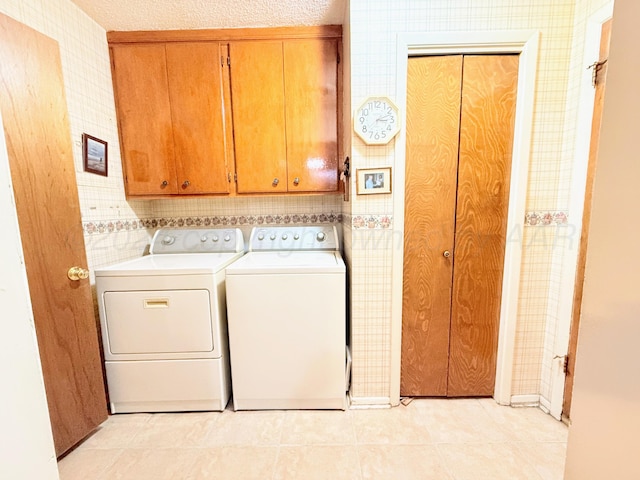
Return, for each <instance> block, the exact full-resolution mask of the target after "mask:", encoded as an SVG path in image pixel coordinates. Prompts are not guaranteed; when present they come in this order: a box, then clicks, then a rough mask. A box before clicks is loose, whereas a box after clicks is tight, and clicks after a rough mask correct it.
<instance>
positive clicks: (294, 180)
mask: <svg viewBox="0 0 640 480" xmlns="http://www.w3.org/2000/svg"><path fill="white" fill-rule="evenodd" d="M299 183H300V179H299V178H298V177H296V178H294V179H293V184H294V185H295V186H296V187H297V186H298V184H299Z"/></svg>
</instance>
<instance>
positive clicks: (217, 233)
mask: <svg viewBox="0 0 640 480" xmlns="http://www.w3.org/2000/svg"><path fill="white" fill-rule="evenodd" d="M242 251H244V237H243V236H242V231H241V230H240V229H238V228H161V229H160V230H158V231H157V232H156V233H155V235H154V236H153V239H152V240H151V248H150V249H149V253H151V254H162V253H220V252H242Z"/></svg>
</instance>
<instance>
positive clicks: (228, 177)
mask: <svg viewBox="0 0 640 480" xmlns="http://www.w3.org/2000/svg"><path fill="white" fill-rule="evenodd" d="M227 182H229V183H231V172H227Z"/></svg>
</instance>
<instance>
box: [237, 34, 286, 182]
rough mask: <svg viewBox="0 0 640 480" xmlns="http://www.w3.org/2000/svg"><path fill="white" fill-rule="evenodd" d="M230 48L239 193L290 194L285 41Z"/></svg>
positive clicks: (242, 43)
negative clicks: (288, 188)
mask: <svg viewBox="0 0 640 480" xmlns="http://www.w3.org/2000/svg"><path fill="white" fill-rule="evenodd" d="M229 50H230V57H231V101H232V104H233V109H232V110H233V125H234V140H235V159H236V172H237V174H238V184H237V188H238V193H278V192H286V191H287V144H286V139H285V113H284V112H285V103H284V78H283V53H282V42H281V41H274V42H268V41H247V42H234V43H232V44H231V45H230V46H229ZM276 179H277V182H276V181H275V180H276Z"/></svg>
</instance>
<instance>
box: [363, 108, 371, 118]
mask: <svg viewBox="0 0 640 480" xmlns="http://www.w3.org/2000/svg"><path fill="white" fill-rule="evenodd" d="M362 115H364V116H365V117H366V116H368V115H369V109H368V108H365V109H363V110H362Z"/></svg>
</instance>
